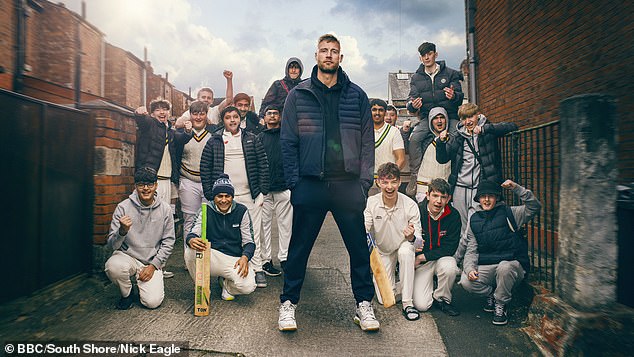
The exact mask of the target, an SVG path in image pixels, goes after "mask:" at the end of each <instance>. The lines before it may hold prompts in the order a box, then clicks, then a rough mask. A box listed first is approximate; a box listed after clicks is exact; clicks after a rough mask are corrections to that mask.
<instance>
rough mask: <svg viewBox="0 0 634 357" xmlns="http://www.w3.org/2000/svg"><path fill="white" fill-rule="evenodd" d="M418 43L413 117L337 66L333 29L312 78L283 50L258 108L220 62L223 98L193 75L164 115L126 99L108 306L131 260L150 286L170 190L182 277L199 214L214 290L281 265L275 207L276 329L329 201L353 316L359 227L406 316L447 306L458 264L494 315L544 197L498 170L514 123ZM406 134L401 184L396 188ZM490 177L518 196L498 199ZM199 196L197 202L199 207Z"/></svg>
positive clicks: (195, 242) (292, 304) (243, 289)
mask: <svg viewBox="0 0 634 357" xmlns="http://www.w3.org/2000/svg"><path fill="white" fill-rule="evenodd" d="M418 51H419V54H420V60H421V65H420V67H419V69H418V70H417V71H416V73H415V74H414V76H413V77H412V79H411V92H410V101H409V102H408V110H409V111H410V112H412V113H418V115H419V117H420V121H419V123H418V124H417V125H415V126H413V128H411V127H408V125H404V126H402V127H399V126H396V124H397V121H396V120H397V113H396V111H395V110H389V109H393V108H389V107H388V106H387V104H386V103H385V102H384V101H382V100H377V99H373V100H371V101H370V100H369V99H368V97H367V95H366V94H365V92H364V91H363V90H362V89H361V88H360V87H359V86H357V85H356V84H354V83H353V82H352V81H350V79H349V77H348V75H347V74H346V73H345V72H344V71H343V70H342V68H341V66H340V64H341V62H342V60H343V54H342V53H341V45H340V42H339V40H338V39H337V38H336V37H335V36H333V35H331V34H326V35H323V36H321V37H320V38H319V39H318V41H317V49H316V52H315V60H316V65H315V66H314V67H313V68H312V71H311V73H310V77H309V78H307V79H305V80H302V79H301V75H302V73H303V64H302V62H301V61H300V60H299V59H298V58H291V59H289V61H288V62H287V64H286V67H285V70H286V76H285V77H284V78H283V79H281V80H278V81H275V82H274V83H273V84H272V85H271V88H270V89H269V91H268V92H267V94H266V96H265V98H264V100H263V103H262V108H261V110H260V115H259V116H258V114H256V113H254V112H251V111H249V108H250V107H251V97H250V96H248V95H247V94H244V93H238V94H237V95H235V96H233V84H232V78H233V74H232V73H231V72H230V71H225V72H224V76H225V78H226V80H227V91H226V98H225V100H223V101H222V102H221V103H220V104H218V105H217V106H213V107H212V106H211V104H212V102H213V92H212V91H211V89H209V88H203V89H201V90H200V91H199V92H198V97H197V100H196V101H194V102H193V103H191V105H190V108H189V110H188V111H187V112H185V113H184V114H183V115H182V116H181V117H179V118H178V119H177V120H176V122H175V123H174V125H173V126H172V123H171V122H170V121H169V120H168V118H169V112H170V109H171V107H170V103H169V102H167V101H165V100H162V99H157V100H154V101H152V102H151V103H150V108H149V109H150V110H149V112H148V111H147V110H146V108H145V107H139V108H138V109H137V110H136V111H135V120H136V122H137V127H138V132H137V148H136V161H135V166H136V171H135V175H134V182H135V190H134V191H133V192H132V194H131V195H130V197H129V198H128V199H126V200H124V201H123V202H121V203H120V204H119V205H118V206H117V208H116V210H115V212H114V214H113V218H112V223H111V228H110V232H109V236H108V244H109V245H110V246H111V247H112V248H113V249H114V253H113V255H112V257H110V259H108V261H107V262H106V266H105V272H106V274H107V275H108V277H109V278H110V280H111V281H113V283H114V284H115V285H116V286H117V287H118V288H119V290H120V294H121V298H120V299H119V301H118V303H117V308H118V309H128V308H130V307H131V306H132V304H133V302H134V301H135V298H136V293H135V290H134V288H133V284H132V281H131V277H132V276H135V277H136V283H137V284H136V285H137V286H138V297H139V300H140V302H141V304H142V305H144V306H146V307H148V308H156V307H158V306H159V305H160V304H161V302H162V301H163V298H164V285H163V278H164V277H166V275H168V272H167V271H165V265H166V262H167V259H168V258H169V256H170V255H171V253H172V250H173V247H174V244H175V231H174V218H173V217H174V214H175V212H174V207H173V205H172V206H170V203H171V202H172V200H173V198H174V197H176V196H178V198H179V200H180V207H181V211H182V214H183V220H184V222H183V232H184V233H183V237H184V260H185V264H186V267H187V270H188V271H189V273H190V275H191V277H192V279H194V277H195V274H196V271H195V256H196V254H195V253H196V251H200V250H203V249H205V247H206V244H205V243H204V242H203V241H202V239H201V237H202V236H203V232H202V229H203V227H206V232H205V233H206V238H207V239H208V240H209V242H210V243H211V254H210V259H211V275H212V276H214V277H217V278H218V284H219V286H220V288H221V298H222V299H223V300H226V301H230V300H233V299H235V296H236V295H241V294H249V293H251V292H253V291H254V290H255V289H256V288H257V287H260V288H263V287H266V286H267V280H266V276H267V275H268V276H278V275H281V274H282V272H281V271H280V270H278V269H277V268H276V267H275V266H274V265H273V260H272V254H271V222H272V221H273V219H272V218H273V216H275V217H276V220H277V223H278V232H279V248H278V256H277V258H278V261H279V262H280V265H281V269H282V271H283V278H284V288H283V291H282V293H281V294H280V306H279V319H278V327H279V330H281V331H295V330H296V329H297V321H296V318H295V311H296V308H297V304H298V302H299V298H300V292H301V288H302V285H303V282H304V278H305V273H306V266H307V262H308V258H309V256H310V252H311V250H312V248H313V245H314V243H315V240H316V238H317V236H318V233H319V230H320V228H321V226H322V224H323V222H324V219H325V217H326V214H327V213H328V212H330V213H331V214H332V217H333V218H334V220H335V222H336V224H337V226H338V228H339V231H340V233H341V236H342V238H343V240H344V243H345V247H346V250H347V252H348V255H349V257H350V279H351V283H352V290H353V295H354V299H355V314H354V321H355V323H357V324H358V325H359V326H360V327H361V329H362V330H364V331H376V330H378V329H379V327H380V324H379V321H378V320H377V319H376V316H375V314H374V310H373V307H372V303H371V301H372V300H373V298H374V296H375V289H376V288H375V285H376V284H375V283H373V277H372V273H371V268H370V258H369V255H370V254H369V251H368V246H367V241H366V235H367V234H371V235H373V236H374V239H375V241H376V244H377V249H378V251H379V254H380V256H381V258H382V261H383V263H384V265H385V267H386V270H387V272H388V278H389V280H390V282H391V283H392V287H393V289H394V292H395V294H396V296H397V297H398V299H399V300H400V301H401V304H402V312H403V315H404V316H405V318H406V319H408V320H417V319H418V318H419V317H420V312H422V311H427V310H428V309H430V308H431V307H432V306H437V307H438V308H439V309H440V310H441V311H443V312H445V313H447V314H448V315H450V316H455V315H458V314H459V311H458V309H457V308H456V307H455V306H454V305H453V304H452V294H451V290H452V287H453V285H454V284H455V282H456V280H457V278H458V277H460V278H459V284H460V285H462V287H463V288H464V289H466V290H467V291H469V292H472V293H475V294H478V295H482V296H484V297H486V304H485V307H484V309H485V311H490V312H493V319H492V321H493V323H494V324H496V325H503V324H506V323H507V311H508V304H509V302H510V300H511V297H512V290H513V288H514V287H515V286H517V285H518V283H519V282H521V281H522V279H523V278H524V276H525V275H526V273H527V272H528V269H529V266H528V262H529V261H528V251H527V245H526V239H525V238H524V237H523V236H522V234H521V230H520V227H521V226H522V225H523V224H525V223H526V222H527V221H528V220H530V219H531V218H532V217H533V216H534V215H535V214H537V213H538V212H539V210H540V208H541V207H540V203H539V202H538V201H537V199H536V198H535V196H534V195H533V194H532V192H531V191H529V190H527V189H525V188H524V187H522V186H520V185H518V184H517V183H515V182H513V181H511V180H503V178H502V174H501V168H500V154H499V150H498V148H497V138H498V137H500V136H503V135H505V134H506V133H508V132H511V131H513V130H516V129H517V126H516V125H515V124H513V123H490V122H488V120H487V118H486V117H485V116H484V115H482V114H481V113H480V111H479V108H478V107H477V106H476V105H474V104H471V103H466V104H463V105H461V104H462V100H463V94H462V90H461V87H460V82H459V81H460V80H461V79H462V75H461V74H460V73H459V72H457V71H455V70H453V69H451V68H448V67H446V66H445V63H444V61H436V59H437V56H438V54H437V52H436V48H435V45H433V44H431V43H428V42H425V43H423V44H421V46H419V48H418ZM406 147H407V148H408V149H409V155H410V169H411V172H412V178H411V180H410V185H409V186H408V189H407V193H408V195H406V194H403V193H401V192H399V187H400V186H401V169H403V167H404V165H405V152H404V151H405V148H406ZM503 188H504V189H508V190H511V191H512V192H513V193H514V194H515V195H517V196H518V197H519V199H520V200H521V201H522V203H523V204H522V205H521V206H515V207H510V206H508V205H506V204H505V202H504V195H503V194H502V189H503ZM369 192H371V193H372V192H375V193H376V194H374V195H370V196H369V197H368V193H369ZM201 205H207V206H208V209H206V210H205V211H206V217H204V219H203V217H202V215H203V213H202V212H203V210H201ZM273 213H274V214H273ZM203 221H205V224H204V225H203V224H202V222H203ZM329 238H331V237H329ZM460 264H461V265H462V270H461V269H459V265H460ZM397 272H398V273H397ZM397 275H398V281H397V277H396V276H397ZM377 292H378V290H377ZM376 295H377V299H378V300H379V302H380V294H376Z"/></svg>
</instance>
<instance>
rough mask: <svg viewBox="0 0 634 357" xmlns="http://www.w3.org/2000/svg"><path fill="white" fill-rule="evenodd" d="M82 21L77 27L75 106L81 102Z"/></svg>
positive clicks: (78, 22) (77, 106)
mask: <svg viewBox="0 0 634 357" xmlns="http://www.w3.org/2000/svg"><path fill="white" fill-rule="evenodd" d="M80 31H81V21H80V20H78V21H77V26H76V29H75V108H79V106H80V104H81V34H80Z"/></svg>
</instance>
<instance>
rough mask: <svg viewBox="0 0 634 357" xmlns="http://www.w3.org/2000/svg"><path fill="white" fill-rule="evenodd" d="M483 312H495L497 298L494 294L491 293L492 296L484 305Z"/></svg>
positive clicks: (488, 297)
mask: <svg viewBox="0 0 634 357" xmlns="http://www.w3.org/2000/svg"><path fill="white" fill-rule="evenodd" d="M482 310H484V311H486V312H493V311H495V297H493V293H491V294H489V296H487V303H486V305H484V307H483V308H482Z"/></svg>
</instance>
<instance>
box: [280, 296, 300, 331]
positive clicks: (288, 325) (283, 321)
mask: <svg viewBox="0 0 634 357" xmlns="http://www.w3.org/2000/svg"><path fill="white" fill-rule="evenodd" d="M296 307H297V305H293V304H292V303H291V301H290V300H286V301H284V302H283V303H282V304H280V318H279V319H278V320H277V326H278V328H279V330H280V331H295V330H297V323H296V322H295V308H296Z"/></svg>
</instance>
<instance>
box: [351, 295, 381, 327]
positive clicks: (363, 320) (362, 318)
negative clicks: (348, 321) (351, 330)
mask: <svg viewBox="0 0 634 357" xmlns="http://www.w3.org/2000/svg"><path fill="white" fill-rule="evenodd" d="M354 323H355V324H357V325H359V327H361V330H363V331H378V330H379V327H380V324H379V320H377V319H376V317H374V309H372V304H370V302H369V301H361V302H360V303H359V305H357V313H356V314H355V315H354Z"/></svg>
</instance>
